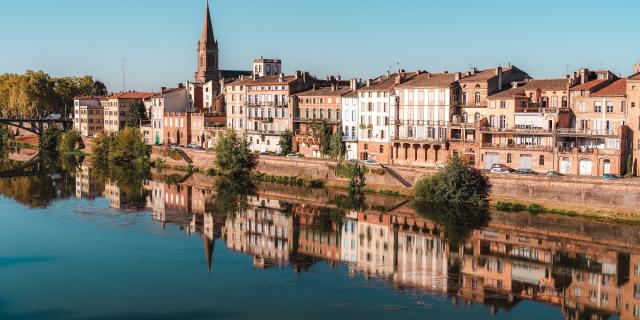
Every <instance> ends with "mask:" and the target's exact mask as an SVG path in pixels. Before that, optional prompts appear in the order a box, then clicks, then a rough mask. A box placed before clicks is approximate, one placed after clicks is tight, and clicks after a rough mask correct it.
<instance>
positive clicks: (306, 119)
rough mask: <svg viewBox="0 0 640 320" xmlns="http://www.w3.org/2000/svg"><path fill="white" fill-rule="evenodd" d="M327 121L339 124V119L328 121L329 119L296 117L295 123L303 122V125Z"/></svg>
mask: <svg viewBox="0 0 640 320" xmlns="http://www.w3.org/2000/svg"><path fill="white" fill-rule="evenodd" d="M323 121H326V122H327V123H339V122H340V120H339V119H327V118H307V117H294V118H293V122H302V123H322V122H323Z"/></svg>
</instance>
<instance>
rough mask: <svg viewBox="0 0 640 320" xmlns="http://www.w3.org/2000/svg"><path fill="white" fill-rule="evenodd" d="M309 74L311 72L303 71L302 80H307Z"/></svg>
mask: <svg viewBox="0 0 640 320" xmlns="http://www.w3.org/2000/svg"><path fill="white" fill-rule="evenodd" d="M308 76H309V72H306V71H305V72H303V73H302V82H305V83H306V82H307V77H308Z"/></svg>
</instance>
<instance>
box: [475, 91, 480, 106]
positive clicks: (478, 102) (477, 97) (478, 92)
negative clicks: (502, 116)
mask: <svg viewBox="0 0 640 320" xmlns="http://www.w3.org/2000/svg"><path fill="white" fill-rule="evenodd" d="M479 105H480V91H476V106H479Z"/></svg>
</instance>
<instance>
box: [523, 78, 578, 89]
mask: <svg viewBox="0 0 640 320" xmlns="http://www.w3.org/2000/svg"><path fill="white" fill-rule="evenodd" d="M568 88H569V79H567V78H561V79H541V80H535V79H532V80H529V81H528V82H527V83H526V84H525V85H524V86H522V89H524V90H535V89H540V90H556V91H562V90H567V89H568Z"/></svg>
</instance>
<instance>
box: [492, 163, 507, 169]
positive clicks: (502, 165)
mask: <svg viewBox="0 0 640 320" xmlns="http://www.w3.org/2000/svg"><path fill="white" fill-rule="evenodd" d="M505 167H507V166H505V165H504V164H502V163H494V164H492V165H491V169H494V168H505Z"/></svg>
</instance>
